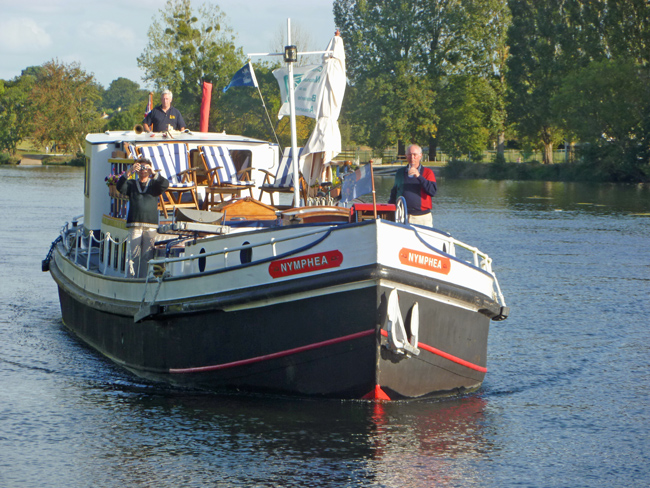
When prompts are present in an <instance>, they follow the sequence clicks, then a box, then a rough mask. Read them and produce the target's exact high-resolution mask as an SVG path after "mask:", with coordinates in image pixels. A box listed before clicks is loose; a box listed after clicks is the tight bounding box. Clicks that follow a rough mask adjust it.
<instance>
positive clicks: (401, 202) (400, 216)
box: [395, 197, 409, 224]
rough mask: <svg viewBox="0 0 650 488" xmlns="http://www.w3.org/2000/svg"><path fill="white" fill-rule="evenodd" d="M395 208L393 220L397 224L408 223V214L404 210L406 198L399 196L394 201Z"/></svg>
mask: <svg viewBox="0 0 650 488" xmlns="http://www.w3.org/2000/svg"><path fill="white" fill-rule="evenodd" d="M396 207H397V208H396V209H395V222H397V223H398V224H408V221H409V215H408V211H407V210H406V199H405V198H404V197H399V198H398V199H397V202H396Z"/></svg>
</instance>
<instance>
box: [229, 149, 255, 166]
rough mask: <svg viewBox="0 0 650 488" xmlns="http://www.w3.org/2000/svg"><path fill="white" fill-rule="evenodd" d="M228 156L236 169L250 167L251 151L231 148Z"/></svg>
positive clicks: (251, 161) (251, 160) (251, 162)
mask: <svg viewBox="0 0 650 488" xmlns="http://www.w3.org/2000/svg"><path fill="white" fill-rule="evenodd" d="M230 157H231V158H232V162H233V163H234V164H235V169H236V170H237V171H241V170H242V169H246V168H250V167H251V165H252V164H253V153H252V152H251V151H249V150H246V149H231V150H230Z"/></svg>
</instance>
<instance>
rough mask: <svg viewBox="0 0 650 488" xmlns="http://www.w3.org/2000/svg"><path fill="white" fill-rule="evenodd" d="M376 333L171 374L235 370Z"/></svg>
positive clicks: (366, 333)
mask: <svg viewBox="0 0 650 488" xmlns="http://www.w3.org/2000/svg"><path fill="white" fill-rule="evenodd" d="M374 333H375V330H374V329H370V330H364V331H363V332H357V333H356V334H350V335H347V336H343V337H337V338H336V339H330V340H327V341H322V342H316V343H314V344H309V345H307V346H302V347H296V348H294V349H287V350H286V351H280V352H274V353H273V354H266V355H264V356H257V357H254V358H249V359H242V360H241V361H233V362H231V363H225V364H216V365H213V366H201V367H197V368H177V369H170V370H169V372H170V373H175V374H179V373H205V372H208V371H218V370H220V369H227V368H235V367H237V366H246V365H249V364H254V363H259V362H262V361H268V360H270V359H278V358H282V357H285V356H290V355H292V354H298V353H301V352H305V351H311V350H312V349H318V348H320V347H326V346H331V345H333V344H338V343H340V342H346V341H351V340H354V339H360V338H361V337H366V336H369V335H372V334H374Z"/></svg>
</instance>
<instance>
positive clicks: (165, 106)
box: [144, 90, 185, 132]
mask: <svg viewBox="0 0 650 488" xmlns="http://www.w3.org/2000/svg"><path fill="white" fill-rule="evenodd" d="M172 98H173V97H172V92H170V91H169V90H165V91H164V92H162V95H161V96H160V105H158V106H157V107H155V108H154V109H153V110H152V111H151V112H149V113H148V114H147V116H146V117H145V118H144V130H145V131H146V132H152V131H153V132H167V131H168V130H169V129H170V127H171V128H172V129H174V130H179V131H184V130H185V121H184V120H183V116H182V115H181V113H180V112H179V111H178V109H176V108H174V107H172Z"/></svg>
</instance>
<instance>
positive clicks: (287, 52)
mask: <svg viewBox="0 0 650 488" xmlns="http://www.w3.org/2000/svg"><path fill="white" fill-rule="evenodd" d="M297 60H298V49H296V46H294V45H292V44H291V19H287V45H286V46H285V47H284V62H285V63H287V65H288V67H289V118H290V120H291V154H293V158H292V160H291V164H292V165H293V205H294V207H300V159H299V157H298V136H297V135H296V90H295V87H294V86H293V85H294V83H293V63H295V62H296V61H297ZM306 203H307V202H305V204H306Z"/></svg>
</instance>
